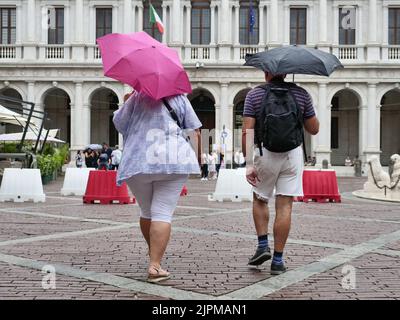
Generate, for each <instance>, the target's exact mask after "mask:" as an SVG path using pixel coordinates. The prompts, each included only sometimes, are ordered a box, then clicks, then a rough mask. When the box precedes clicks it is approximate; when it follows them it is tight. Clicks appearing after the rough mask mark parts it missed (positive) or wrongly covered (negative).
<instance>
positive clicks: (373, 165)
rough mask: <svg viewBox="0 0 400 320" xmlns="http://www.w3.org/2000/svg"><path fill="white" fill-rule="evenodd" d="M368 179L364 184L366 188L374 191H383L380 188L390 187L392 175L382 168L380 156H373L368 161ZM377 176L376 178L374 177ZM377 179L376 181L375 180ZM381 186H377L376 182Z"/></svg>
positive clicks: (368, 190)
mask: <svg viewBox="0 0 400 320" xmlns="http://www.w3.org/2000/svg"><path fill="white" fill-rule="evenodd" d="M367 167H368V181H367V182H366V183H365V184H364V190H365V191H367V192H372V193H381V190H383V189H380V188H383V187H384V186H386V187H390V176H389V174H388V173H387V172H385V171H384V170H383V168H382V165H381V162H380V161H379V157H378V156H372V157H371V159H370V160H369V161H368V164H367ZM374 178H375V179H374ZM374 180H375V181H374ZM375 182H376V184H377V185H378V186H379V188H378V187H377V186H376V184H375Z"/></svg>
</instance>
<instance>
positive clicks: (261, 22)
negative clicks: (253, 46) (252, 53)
mask: <svg viewBox="0 0 400 320" xmlns="http://www.w3.org/2000/svg"><path fill="white" fill-rule="evenodd" d="M264 8H265V4H264V3H263V2H261V3H260V5H259V11H258V16H259V20H258V30H259V35H258V36H259V41H258V45H259V46H263V45H264V44H265V39H264Z"/></svg>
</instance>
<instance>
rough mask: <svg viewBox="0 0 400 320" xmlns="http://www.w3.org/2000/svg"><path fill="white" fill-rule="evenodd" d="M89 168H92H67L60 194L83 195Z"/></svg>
mask: <svg viewBox="0 0 400 320" xmlns="http://www.w3.org/2000/svg"><path fill="white" fill-rule="evenodd" d="M91 170H94V168H67V169H66V171H65V178H64V184H63V187H62V189H61V194H62V195H63V196H69V195H75V196H83V195H84V194H85V191H86V185H87V182H88V179H89V172H90V171H91Z"/></svg>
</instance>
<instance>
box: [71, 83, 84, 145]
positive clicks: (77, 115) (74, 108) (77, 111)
mask: <svg viewBox="0 0 400 320" xmlns="http://www.w3.org/2000/svg"><path fill="white" fill-rule="evenodd" d="M74 101H75V104H74V105H73V104H71V146H70V149H71V151H76V150H79V149H81V147H82V143H81V141H80V140H81V139H80V138H81V137H82V132H81V129H82V123H81V119H82V82H75V99H74Z"/></svg>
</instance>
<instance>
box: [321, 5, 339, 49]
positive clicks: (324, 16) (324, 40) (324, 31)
mask: <svg viewBox="0 0 400 320" xmlns="http://www.w3.org/2000/svg"><path fill="white" fill-rule="evenodd" d="M318 19H319V39H318V49H320V50H322V51H326V52H329V51H330V47H329V43H328V12H327V0H319V15H318ZM334 30H336V29H334ZM334 32H336V31H334Z"/></svg>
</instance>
